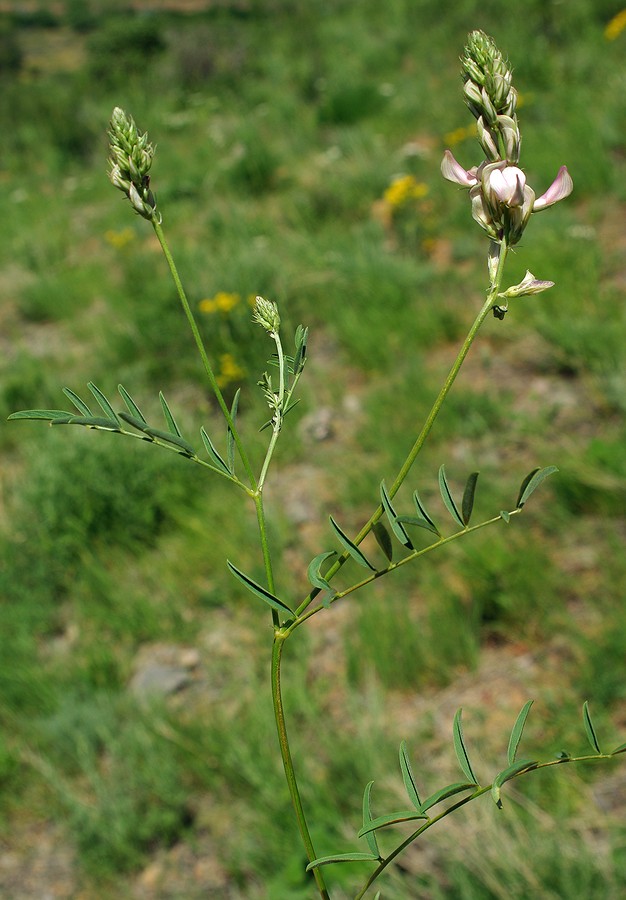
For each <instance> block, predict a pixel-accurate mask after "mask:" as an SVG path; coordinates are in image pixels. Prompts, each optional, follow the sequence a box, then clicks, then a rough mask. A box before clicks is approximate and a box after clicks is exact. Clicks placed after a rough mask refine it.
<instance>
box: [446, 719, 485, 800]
mask: <svg viewBox="0 0 626 900" xmlns="http://www.w3.org/2000/svg"><path fill="white" fill-rule="evenodd" d="M462 714H463V710H462V709H457V711H456V714H455V716H454V723H453V726H452V734H453V737H454V752H455V753H456V758H457V759H458V761H459V765H460V767H461V769H462V771H463V774H464V775H465V777H466V778H467V780H468V781H472V782H473V783H474V784H478V783H479V782H478V779H477V778H476V776H475V775H474V771H473V769H472V765H471V763H470V761H469V756H468V754H467V749H466V747H465V741H464V740H463V728H462V726H461V716H462Z"/></svg>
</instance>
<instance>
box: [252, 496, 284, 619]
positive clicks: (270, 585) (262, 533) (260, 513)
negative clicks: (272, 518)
mask: <svg viewBox="0 0 626 900" xmlns="http://www.w3.org/2000/svg"><path fill="white" fill-rule="evenodd" d="M252 496H253V500H254V505H255V508H256V520H257V523H258V526H259V538H260V541H261V552H262V553H263V565H264V566H265V578H266V580H267V589H268V591H270V593H272V594H273V593H275V590H276V588H275V584H274V570H273V568H272V556H271V552H270V545H269V541H268V539H267V526H266V522H265V509H264V507H263V494H262V492H261V490H260V488H259V490H257V491H256V493H254V494H253V495H252ZM272 624H273V626H274V629H277V628H278V626H279V625H280V619H279V617H278V611H277V610H275V609H272Z"/></svg>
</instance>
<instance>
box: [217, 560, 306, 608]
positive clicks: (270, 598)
mask: <svg viewBox="0 0 626 900" xmlns="http://www.w3.org/2000/svg"><path fill="white" fill-rule="evenodd" d="M226 565H227V566H228V568H229V569H230V571H231V573H232V574H233V575H234V576H235V578H236V579H237V580H238V581H240V582H241V583H242V584H243V585H244V587H246V588H247V589H248V590H249V591H250V593H252V594H254V595H255V596H256V597H259V598H260V599H261V600H263V601H264V602H265V603H267V604H268V606H271V607H272V609H276V610H278V612H280V613H283V614H284V615H287V616H289V617H290V618H293V610H292V609H290V608H289V607H288V606H287V604H286V603H283V601H282V600H279V599H278V597H275V596H274V594H270V592H269V591H268V590H266V589H265V588H264V587H261V585H260V584H257V583H256V581H253V580H252V578H249V577H248V576H247V575H244V573H243V572H240V571H239V569H238V568H237V567H236V566H234V565H233V564H232V563H231V562H230V560H226Z"/></svg>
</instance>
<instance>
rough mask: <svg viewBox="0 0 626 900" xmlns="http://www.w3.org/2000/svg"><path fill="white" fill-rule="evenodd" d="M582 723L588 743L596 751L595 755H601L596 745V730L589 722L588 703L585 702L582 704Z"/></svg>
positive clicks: (598, 746)
mask: <svg viewBox="0 0 626 900" xmlns="http://www.w3.org/2000/svg"><path fill="white" fill-rule="evenodd" d="M583 723H584V726H585V732H586V734H587V738H588V740H589V743H590V744H591V746H592V747H593V749H594V750H595V751H596V753H602V750H600V744H599V743H598V737H597V735H596V730H595V728H594V727H593V722H592V721H591V714H590V712H589V701H587V700H585V702H584V703H583Z"/></svg>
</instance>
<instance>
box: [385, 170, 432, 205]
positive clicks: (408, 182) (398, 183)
mask: <svg viewBox="0 0 626 900" xmlns="http://www.w3.org/2000/svg"><path fill="white" fill-rule="evenodd" d="M427 193H428V185H426V184H424V183H423V182H421V181H417V180H416V179H415V178H414V176H413V175H400V176H398V177H397V178H394V180H393V181H392V182H391V184H390V185H389V187H388V188H387V190H386V191H385V193H384V195H383V196H384V199H385V202H386V203H388V204H389V206H391V207H393V208H394V209H395V208H397V207H399V206H404V205H405V204H406V203H409V202H410V201H411V200H421V199H422V197H425V196H426V194H427Z"/></svg>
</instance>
